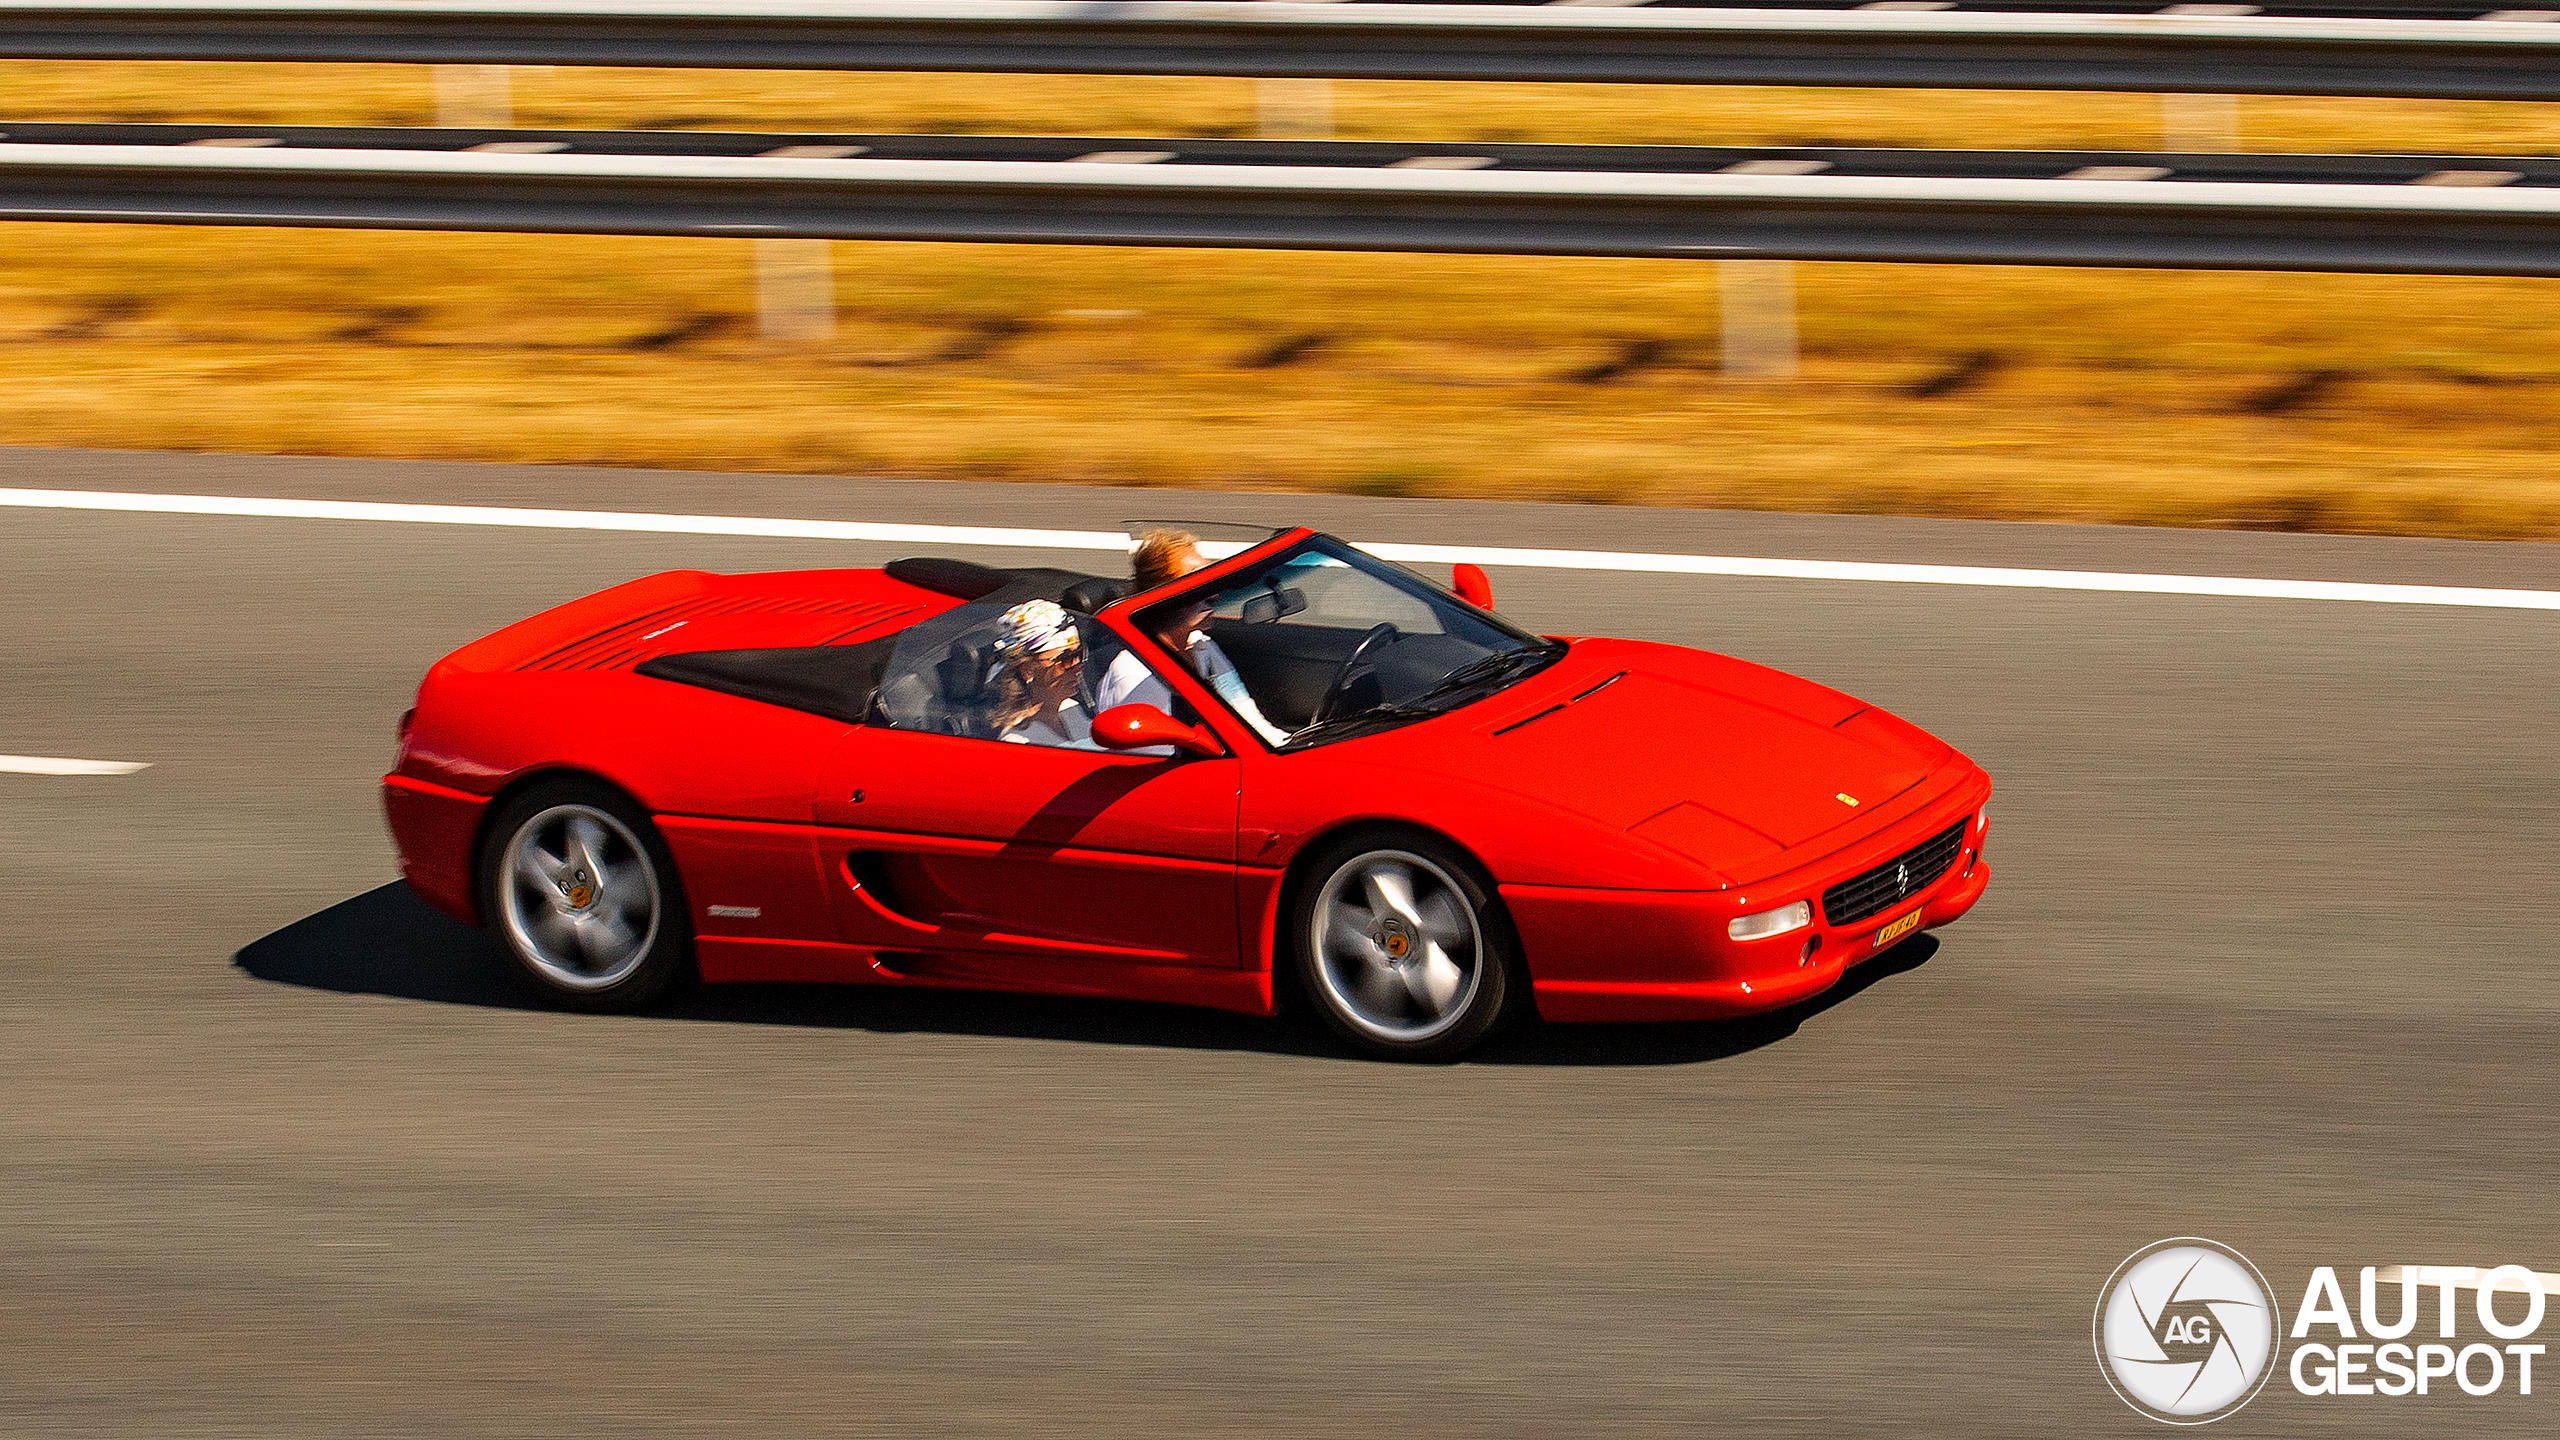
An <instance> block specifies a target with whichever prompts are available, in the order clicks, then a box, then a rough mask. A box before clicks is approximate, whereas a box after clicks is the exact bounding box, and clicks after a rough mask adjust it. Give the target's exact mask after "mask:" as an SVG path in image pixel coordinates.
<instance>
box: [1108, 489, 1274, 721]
mask: <svg viewBox="0 0 2560 1440" xmlns="http://www.w3.org/2000/svg"><path fill="white" fill-rule="evenodd" d="M1208 563H1209V557H1207V556H1205V555H1203V554H1201V553H1200V541H1199V539H1198V537H1196V536H1193V535H1190V534H1188V533H1186V532H1184V531H1181V530H1150V531H1148V532H1147V533H1146V534H1145V535H1143V536H1140V537H1139V539H1138V548H1137V549H1136V550H1135V551H1133V552H1132V553H1131V554H1130V557H1129V572H1130V586H1131V588H1132V590H1133V591H1137V592H1144V591H1148V590H1153V589H1155V588H1157V587H1158V586H1161V585H1169V584H1171V583H1173V582H1174V581H1176V580H1179V579H1181V578H1182V577H1183V576H1185V575H1188V574H1190V573H1191V572H1192V571H1194V570H1197V569H1199V568H1200V567H1202V566H1204V565H1206V564H1208ZM1214 608H1215V603H1214V601H1213V600H1212V599H1211V597H1209V596H1207V595H1202V596H1199V597H1197V598H1195V599H1193V600H1190V601H1188V602H1186V603H1185V604H1183V605H1182V606H1181V607H1179V608H1177V609H1173V610H1167V611H1162V612H1159V613H1158V614H1156V615H1155V616H1153V617H1152V619H1151V621H1150V627H1151V631H1152V633H1153V634H1154V635H1155V638H1156V643H1158V644H1160V645H1162V646H1164V648H1166V649H1167V650H1170V651H1172V652H1173V653H1174V654H1176V655H1178V656H1180V657H1182V661H1183V663H1185V664H1187V665H1189V666H1190V667H1191V671H1192V673H1193V674H1195V675H1198V676H1199V677H1200V679H1201V681H1202V683H1204V684H1206V685H1207V686H1208V687H1209V688H1210V690H1211V691H1213V692H1215V693H1216V695H1217V697H1218V698H1219V699H1221V700H1224V701H1225V702H1227V706H1228V708H1230V709H1232V710H1234V711H1235V712H1236V715H1237V717H1238V718H1240V719H1242V720H1243V721H1244V723H1246V724H1247V725H1250V726H1252V727H1253V731H1254V733H1255V734H1257V735H1260V736H1261V737H1262V738H1263V739H1264V740H1266V741H1268V742H1270V743H1271V744H1274V745H1277V744H1279V743H1280V742H1281V741H1283V740H1286V739H1288V738H1289V732H1288V731H1286V730H1283V729H1281V728H1280V727H1279V726H1277V725H1274V724H1272V723H1271V722H1270V721H1269V720H1266V719H1264V718H1263V716H1262V707H1261V706H1259V705H1256V704H1254V703H1253V695H1252V694H1251V692H1249V691H1247V690H1246V689H1245V688H1244V677H1242V676H1240V675H1238V674H1237V673H1236V667H1235V662H1234V661H1232V660H1229V659H1228V658H1227V653H1226V652H1225V651H1223V650H1221V649H1219V648H1218V642H1217V641H1215V640H1212V639H1210V638H1209V632H1208V631H1207V630H1206V629H1204V628H1202V627H1204V626H1206V625H1207V624H1208V623H1209V615H1210V612H1211V611H1212V610H1213V609H1214ZM1094 704H1095V705H1096V707H1097V708H1098V709H1101V710H1108V709H1110V708H1111V707H1112V706H1114V705H1153V706H1155V707H1156V708H1157V709H1159V710H1162V711H1164V712H1166V713H1167V714H1171V713H1172V711H1173V688H1172V687H1171V686H1169V685H1167V684H1165V683H1164V681H1163V680H1162V679H1161V678H1159V677H1158V676H1157V675H1156V674H1155V672H1154V671H1151V670H1149V669H1148V668H1147V666H1146V662H1145V661H1143V660H1140V659H1139V658H1138V657H1137V655H1136V654H1135V653H1134V652H1131V651H1126V650H1124V651H1122V652H1120V654H1119V655H1118V656H1117V657H1115V658H1114V659H1113V660H1112V662H1111V668H1110V669H1109V670H1106V671H1104V672H1103V676H1102V685H1101V687H1100V689H1099V690H1098V692H1097V694H1096V696H1095V699H1094Z"/></svg>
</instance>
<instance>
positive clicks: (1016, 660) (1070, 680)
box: [988, 600, 1099, 750]
mask: <svg viewBox="0 0 2560 1440" xmlns="http://www.w3.org/2000/svg"><path fill="white" fill-rule="evenodd" d="M995 648H996V673H995V680H994V689H995V707H994V709H993V710H992V711H991V712H990V713H989V716H988V719H989V720H990V721H991V722H992V723H993V724H994V726H995V731H996V738H997V739H998V740H1003V741H1007V742H1009V743H1012V744H1015V745H1050V746H1063V747H1068V748H1073V749H1078V750H1091V749H1096V748H1099V747H1097V746H1095V745H1094V743H1093V718H1092V717H1091V716H1089V715H1087V714H1086V713H1085V711H1084V704H1083V702H1082V700H1081V699H1080V698H1079V694H1080V692H1081V691H1082V689H1083V686H1084V640H1083V637H1081V636H1079V635H1078V634H1077V633H1076V627H1075V622H1074V621H1073V620H1071V619H1069V618H1068V616H1067V612H1066V611H1065V610H1063V609H1061V608H1059V607H1058V606H1057V605H1055V604H1052V603H1051V602H1049V601H1047V600H1025V601H1023V602H1022V603H1021V604H1019V605H1016V606H1014V607H1013V608H1012V609H1010V610H1007V611H1005V612H1004V614H1003V615H1001V616H999V617H998V618H997V620H996V647H995Z"/></svg>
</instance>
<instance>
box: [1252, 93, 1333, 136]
mask: <svg viewBox="0 0 2560 1440" xmlns="http://www.w3.org/2000/svg"><path fill="white" fill-rule="evenodd" d="M1253 108H1254V118H1255V120H1256V121H1257V122H1258V128H1259V130H1260V132H1261V135H1262V138H1264V139H1266V140H1325V139H1330V138H1331V137H1332V135H1333V82H1332V81H1330V80H1256V81H1254V82H1253Z"/></svg>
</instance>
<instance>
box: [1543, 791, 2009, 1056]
mask: <svg viewBox="0 0 2560 1440" xmlns="http://www.w3.org/2000/svg"><path fill="white" fill-rule="evenodd" d="M1989 794H1990V785H1989V783H1988V781H1987V779H1986V780H1984V781H1983V782H1981V783H1978V784H1975V785H1967V786H1963V787H1960V788H1959V789H1958V790H1957V791H1956V792H1954V793H1952V794H1950V795H1948V796H1946V797H1945V798H1944V799H1942V800H1941V801H1940V802H1939V803H1937V804H1935V805H1931V806H1929V807H1928V808H1927V809H1926V810H1924V811H1922V812H1921V813H1919V814H1917V815H1914V816H1912V817H1909V818H1908V819H1906V820H1905V821H1903V822H1902V823H1899V824H1896V825H1895V826H1894V827H1893V829H1892V830H1891V832H1889V833H1888V834H1886V835H1883V836H1880V837H1877V839H1876V840H1874V841H1871V842H1869V843H1865V844H1861V845H1860V846H1858V847H1855V848H1854V849H1852V850H1850V851H1846V852H1843V853H1842V855H1840V856H1836V857H1833V858H1832V859H1830V860H1826V861H1823V862H1819V863H1816V864H1813V865H1808V866H1805V867H1803V868H1801V869H1799V870H1796V871H1793V872H1790V873H1788V874H1785V875H1781V876H1778V877H1776V878H1774V879H1771V880H1768V881H1764V882H1760V883H1757V884H1753V885H1750V886H1747V887H1743V888H1741V889H1738V890H1715V891H1659V890H1596V889H1567V888H1563V887H1556V886H1538V885H1519V886H1514V885H1505V886H1503V887H1501V889H1502V898H1503V901H1504V903H1505V905H1506V906H1507V907H1508V908H1509V910H1510V912H1511V919H1512V923H1513V925H1514V926H1515V927H1516V928H1517V929H1518V931H1519V933H1520V940H1521V945H1522V947H1523V949H1524V950H1525V952H1526V954H1527V959H1528V964H1529V972H1530V979H1531V986H1532V989H1533V991H1534V993H1535V995H1536V997H1537V1005H1538V1013H1539V1015H1541V1016H1542V1017H1544V1018H1545V1019H1548V1020H1554V1021H1564V1022H1577V1021H1606V1020H1709V1019H1720V1018H1725V1017H1730V1016H1737V1015H1751V1014H1757V1013H1759V1012H1762V1011H1767V1010H1775V1009H1779V1008H1781V1007H1783V1006H1787V1005H1793V1004H1797V1003H1799V1002H1801V1001H1805V1000H1810V999H1812V998H1813V997H1814V996H1816V995H1819V994H1821V993H1822V992H1823V991H1825V990H1828V989H1830V988H1831V987H1832V986H1834V985H1836V984H1838V983H1839V982H1840V977H1841V976H1842V975H1844V974H1846V973H1847V972H1848V970H1849V968H1850V967H1851V966H1853V965H1856V964H1858V963H1859V962H1861V961H1864V960H1868V959H1871V958H1873V957H1875V956H1876V955H1880V954H1882V953H1883V952H1884V951H1885V950H1886V949H1890V948H1892V945H1895V944H1900V943H1902V941H1904V940H1906V939H1908V938H1910V937H1911V936H1913V935H1917V934H1919V933H1921V932H1922V931H1926V930H1934V929H1936V928H1938V927H1939V926H1941V925H1946V924H1950V923H1952V922H1954V921H1955V920H1957V919H1958V918H1960V917H1962V916H1963V915H1964V913H1965V912H1966V911H1968V910H1971V909H1972V908H1973V906H1974V904H1975V902H1977V901H1979V900H1980V899H1981V898H1982V894H1983V891H1984V890H1985V889H1986V888H1988V887H1989V885H1990V882H1991V867H1990V866H1989V865H1988V864H1987V863H1985V862H1984V861H1983V859H1982V858H1981V850H1982V842H1983V839H1984V828H1983V825H1982V823H1981V822H1980V820H1979V818H1978V817H1979V815H1980V812H1981V808H1982V803H1983V802H1984V801H1985V800H1987V799H1988V798H1989ZM1968 816H1971V817H1977V818H1975V819H1974V820H1973V821H1972V822H1971V823H1970V825H1969V826H1968V829H1967V831H1966V834H1965V837H1964V841H1963V843H1962V845H1961V847H1960V849H1959V851H1958V853H1957V856H1956V859H1955V861H1954V863H1952V864H1951V865H1949V866H1948V868H1947V871H1946V873H1945V874H1944V875H1942V876H1941V877H1939V879H1938V880H1937V881H1936V882H1935V883H1933V884H1931V885H1929V886H1927V887H1926V888H1924V889H1921V890H1919V891H1916V892H1914V893H1913V894H1912V895H1911V896H1909V897H1908V898H1906V899H1904V900H1901V901H1898V902H1896V903H1895V904H1893V905H1891V906H1888V907H1887V908H1886V909H1884V910H1883V911H1880V912H1878V913H1877V914H1875V915H1872V916H1869V917H1867V918H1866V919H1863V920H1860V921H1858V922H1857V923H1855V924H1852V925H1842V926H1833V925H1829V924H1826V923H1825V922H1824V920H1823V918H1822V900H1821V897H1822V892H1823V891H1824V890H1825V889H1826V888H1828V887H1830V886H1832V885H1836V884H1838V883H1840V882H1841V881H1842V880H1845V879H1847V878H1849V877H1850V876H1852V875H1856V874H1859V873H1861V872H1863V871H1865V870H1867V869H1870V868H1872V867H1873V866H1875V865H1876V864H1878V863H1881V861H1882V860H1883V859H1884V858H1887V857H1889V856H1890V855H1892V854H1895V853H1899V852H1898V849H1897V848H1896V847H1900V848H1909V847H1910V846H1912V845H1917V844H1918V843H1920V841H1922V840H1924V839H1926V838H1927V837H1928V836H1930V835H1932V834H1936V833H1941V832H1943V831H1944V830H1945V829H1946V828H1947V827H1948V826H1950V825H1953V824H1955V823H1956V821H1958V820H1959V819H1964V818H1966V817H1968ZM1799 899H1802V900H1810V901H1812V902H1813V910H1814V923H1813V924H1812V925H1811V926H1810V927H1808V928H1805V929H1799V930H1791V931H1789V932H1787V933H1785V934H1783V935H1772V936H1769V937H1767V938H1765V939H1759V940H1734V939H1732V938H1730V937H1729V936H1728V935H1727V934H1726V931H1725V927H1726V925H1727V924H1728V923H1730V922H1731V921H1732V920H1733V919H1735V918H1736V917H1738V916H1741V915H1745V914H1756V913H1758V912H1761V911H1764V910H1769V909H1774V908H1776V907H1778V906H1782V905H1786V904H1788V903H1790V902H1792V901H1795V900H1799ZM1914 915H1917V917H1918V921H1917V924H1916V925H1915V926H1913V927H1911V928H1910V929H1908V930H1906V931H1904V932H1902V933H1900V934H1897V935H1896V936H1895V937H1894V939H1893V941H1892V942H1890V943H1889V944H1886V945H1882V946H1880V945H1878V944H1877V943H1876V937H1877V935H1878V934H1879V932H1881V931H1883V930H1885V929H1886V928H1887V927H1890V926H1895V925H1897V924H1898V923H1899V922H1903V921H1905V920H1908V919H1909V918H1910V917H1912V916H1914Z"/></svg>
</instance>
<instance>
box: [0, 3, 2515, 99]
mask: <svg viewBox="0 0 2560 1440" xmlns="http://www.w3.org/2000/svg"><path fill="white" fill-rule="evenodd" d="M2500 13H2513V14H2516V15H2529V14H2540V13H2544V12H2529V11H2517V12H2500ZM0 56H8V57H18V58H55V59H171V60H340V61H401V62H421V63H463V64H468V63H483V64H565V65H650V66H698V67H720V68H740V69H809V70H945V71H1028V72H1061V73H1091V74H1133V75H1134V74H1146V75H1253V76H1330V77H1341V78H1369V79H1387V78H1393V79H1434V80H1457V79H1473V80H1579V81H1651V82H1666V83H1700V84H1746V85H1859V86H1922V87H1948V88H1978V89H2060V90H2162V91H2202V92H2211V93H2220V94H2308V95H2400V96H2426V97H2440V98H2460V99H2508V100H2546V99H2555V98H2560V25H2554V24H2550V23H2544V22H2540V21H2535V20H2529V19H2514V20H2505V19H2497V18H2488V19H2473V20H2443V19H2392V18H2372V17H2305V16H2272V15H2197V14H2172V13H2154V14H2050V13H2037V12H2016V11H2005V12H2003V11H1941V12H1930V11H1907V10H1827V9H1756V10H1755V9H1661V10H1654V9H1646V8H1642V7H1627V6H1615V5H1517V4H1477V5H1440V4H1413V5H1407V4H1361V3H1352V4H1304V3H1290V0H1242V3H1238V0H1099V3H1085V0H682V3H664V4H661V3H651V0H477V3H453V0H258V3H241V0H0Z"/></svg>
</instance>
